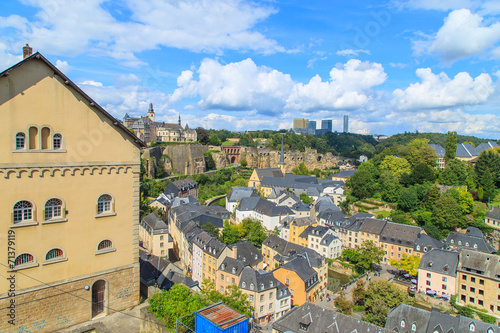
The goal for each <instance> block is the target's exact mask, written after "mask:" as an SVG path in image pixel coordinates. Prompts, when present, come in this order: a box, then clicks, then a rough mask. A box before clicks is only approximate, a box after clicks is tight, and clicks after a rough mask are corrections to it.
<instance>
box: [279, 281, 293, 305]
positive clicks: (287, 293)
mask: <svg viewBox="0 0 500 333" xmlns="http://www.w3.org/2000/svg"><path fill="white" fill-rule="evenodd" d="M290 295H291V294H290V290H288V287H287V286H285V285H284V284H283V283H281V282H279V281H278V289H277V291H276V299H277V300H280V299H283V298H285V297H289V296H290Z"/></svg>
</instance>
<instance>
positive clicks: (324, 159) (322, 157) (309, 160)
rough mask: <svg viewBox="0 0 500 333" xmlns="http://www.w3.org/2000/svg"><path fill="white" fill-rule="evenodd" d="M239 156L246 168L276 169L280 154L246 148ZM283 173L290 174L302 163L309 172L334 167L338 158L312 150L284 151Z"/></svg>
mask: <svg viewBox="0 0 500 333" xmlns="http://www.w3.org/2000/svg"><path fill="white" fill-rule="evenodd" d="M241 154H245V156H246V159H247V168H249V169H255V168H277V167H278V163H279V161H280V155H281V152H280V151H278V150H272V149H269V148H248V147H243V148H242V149H241ZM284 155H285V156H284V157H285V172H292V169H293V168H295V167H296V166H298V165H299V164H300V163H304V164H305V165H306V166H307V168H308V169H309V170H314V169H316V168H318V169H320V170H322V169H325V168H331V167H333V166H336V165H337V163H338V161H340V160H341V158H340V157H337V156H333V155H332V153H327V154H318V152H317V151H316V150H314V149H309V148H306V149H305V151H304V152H300V151H297V150H292V151H286V152H285V153H284Z"/></svg>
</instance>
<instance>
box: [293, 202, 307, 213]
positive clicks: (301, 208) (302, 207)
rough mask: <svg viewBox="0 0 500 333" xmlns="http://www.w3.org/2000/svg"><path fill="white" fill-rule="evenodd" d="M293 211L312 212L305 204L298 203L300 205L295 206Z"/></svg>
mask: <svg viewBox="0 0 500 333" xmlns="http://www.w3.org/2000/svg"><path fill="white" fill-rule="evenodd" d="M292 210H294V211H297V212H309V211H311V209H310V208H309V206H308V205H306V204H303V203H298V204H295V205H293V206H292Z"/></svg>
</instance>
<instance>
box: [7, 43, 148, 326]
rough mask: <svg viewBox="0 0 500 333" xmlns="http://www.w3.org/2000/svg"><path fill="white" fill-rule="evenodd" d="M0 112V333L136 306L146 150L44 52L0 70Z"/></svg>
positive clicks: (66, 322) (63, 323)
mask: <svg viewBox="0 0 500 333" xmlns="http://www.w3.org/2000/svg"><path fill="white" fill-rule="evenodd" d="M35 106H36V107H35ZM0 112H1V113H2V115H3V116H4V121H3V122H2V125H1V126H2V131H1V133H2V134H1V135H2V136H3V138H2V140H1V142H2V143H3V145H1V146H0V147H1V148H0V149H2V156H3V158H2V163H1V164H0V174H1V177H2V183H1V188H2V191H1V192H0V193H1V194H0V198H1V200H0V202H1V204H0V215H1V216H3V217H4V218H3V222H2V223H3V227H2V228H3V231H2V232H0V243H1V244H5V245H7V244H9V246H10V247H11V249H10V250H9V253H7V252H4V253H5V254H4V255H2V257H1V259H0V265H1V266H0V270H1V273H0V274H1V275H2V276H9V277H12V279H13V280H11V281H8V280H6V279H1V281H0V307H1V308H2V310H1V311H0V312H1V315H2V318H3V319H2V320H1V321H0V331H2V332H9V331H16V332H17V331H21V330H22V331H29V330H38V331H41V332H52V331H58V330H60V329H62V328H64V327H67V326H70V325H74V324H77V323H80V322H84V321H87V320H91V319H93V318H96V317H100V316H104V315H107V314H110V313H112V312H114V311H119V310H122V309H125V308H129V307H131V306H133V305H135V304H137V303H138V301H139V230H138V229H139V175H140V148H141V147H144V146H145V145H144V143H142V142H141V141H140V140H138V139H137V138H136V137H135V136H134V135H132V133H130V131H128V130H127V129H126V128H125V127H124V126H122V125H121V124H120V123H119V122H118V121H117V120H116V119H115V118H113V117H112V116H111V115H110V114H109V113H107V112H106V111H105V110H104V109H102V108H101V107H100V106H99V105H98V104H97V103H96V102H95V101H93V100H92V99H91V98H90V97H89V96H88V95H86V94H85V93H84V92H83V91H82V90H81V89H80V88H79V87H78V86H77V85H75V84H74V83H73V82H71V80H69V78H67V77H66V76H65V75H64V74H63V73H62V72H61V71H60V70H59V69H57V68H56V67H55V66H54V65H52V64H51V63H50V62H49V61H48V60H47V59H45V58H44V57H43V56H42V55H41V54H39V53H36V54H34V55H31V56H29V57H28V58H26V59H24V60H23V61H21V62H20V63H18V64H17V65H15V66H13V67H11V68H9V69H7V70H6V71H4V72H2V73H0ZM13 281H14V283H13V284H14V285H15V288H16V290H15V297H10V296H9V290H10V289H12V283H11V282H13ZM37 299H46V300H44V301H43V302H34V301H33V300H37ZM12 303H15V304H16V307H15V310H14V315H15V316H14V317H15V318H12V317H11V318H12V319H13V320H14V322H13V323H14V325H12V324H11V323H8V322H7V320H5V318H7V315H8V313H7V311H8V310H6V309H7V306H8V305H10V304H12ZM9 311H10V310H9ZM10 314H12V312H10Z"/></svg>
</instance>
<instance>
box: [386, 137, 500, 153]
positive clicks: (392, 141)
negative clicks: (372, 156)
mask: <svg viewBox="0 0 500 333" xmlns="http://www.w3.org/2000/svg"><path fill="white" fill-rule="evenodd" d="M422 138H425V139H429V143H431V144H439V145H441V146H443V147H444V146H445V143H446V134H443V133H401V134H395V135H393V136H391V137H389V138H388V139H386V140H383V141H381V142H380V143H379V144H378V145H377V151H381V150H383V149H385V148H391V147H394V146H398V145H407V144H408V143H410V142H411V141H412V140H414V139H422ZM488 141H495V142H496V141H497V140H494V139H479V138H476V137H475V136H471V135H460V134H459V135H457V142H458V143H464V142H470V143H472V144H473V145H474V147H476V146H477V145H479V144H480V143H483V142H488Z"/></svg>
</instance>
